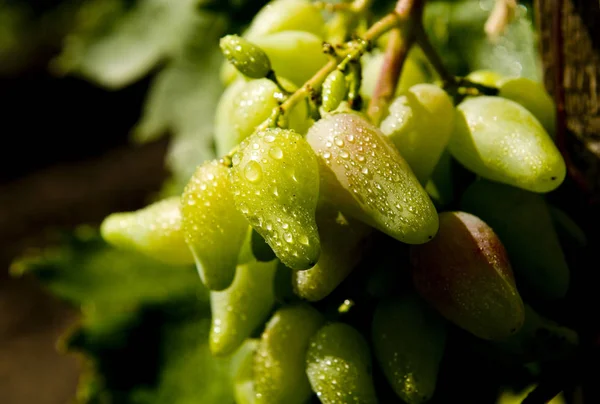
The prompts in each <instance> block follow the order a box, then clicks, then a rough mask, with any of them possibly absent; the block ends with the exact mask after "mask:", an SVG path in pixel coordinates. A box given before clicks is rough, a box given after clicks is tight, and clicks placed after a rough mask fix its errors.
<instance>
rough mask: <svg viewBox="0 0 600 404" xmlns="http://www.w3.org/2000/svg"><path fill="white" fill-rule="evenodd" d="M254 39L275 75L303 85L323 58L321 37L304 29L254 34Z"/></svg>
mask: <svg viewBox="0 0 600 404" xmlns="http://www.w3.org/2000/svg"><path fill="white" fill-rule="evenodd" d="M254 43H255V44H256V45H258V46H259V47H260V48H261V49H262V50H264V51H265V53H266V54H267V56H268V57H269V59H270V60H271V66H272V67H273V70H274V71H275V73H277V76H278V77H279V76H281V77H285V78H286V79H288V80H290V81H291V82H292V83H294V84H295V85H297V86H301V85H303V84H304V83H305V82H306V81H307V80H308V79H310V78H311V77H312V76H313V75H314V74H315V73H316V72H317V71H319V69H321V68H322V67H323V66H324V65H325V64H326V63H327V62H328V60H329V59H328V58H327V55H326V54H325V53H324V52H323V40H322V39H321V38H319V37H318V36H316V35H314V34H311V33H310V32H304V31H283V32H277V33H274V34H269V35H265V36H261V37H258V38H256V39H254Z"/></svg>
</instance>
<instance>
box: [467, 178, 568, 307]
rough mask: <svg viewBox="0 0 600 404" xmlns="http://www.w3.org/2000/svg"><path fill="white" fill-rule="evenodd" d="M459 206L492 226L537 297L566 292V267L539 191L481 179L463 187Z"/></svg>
mask: <svg viewBox="0 0 600 404" xmlns="http://www.w3.org/2000/svg"><path fill="white" fill-rule="evenodd" d="M460 206H461V208H462V209H464V210H465V211H467V212H470V213H472V214H474V215H477V216H478V217H480V218H481V219H482V220H485V222H486V223H487V224H488V225H490V226H492V228H493V229H494V232H495V233H496V234H497V235H498V237H500V240H502V244H503V245H504V246H505V247H506V250H507V252H508V255H509V257H510V261H511V264H512V267H513V269H514V271H515V274H516V276H517V280H519V281H520V282H523V284H524V285H526V286H527V287H528V288H529V289H530V290H531V291H533V292H534V294H536V295H537V297H539V298H543V299H558V298H561V297H564V296H565V294H566V293H567V290H568V288H569V268H568V266H567V263H566V261H565V257H564V255H563V251H562V248H561V246H560V243H559V240H558V237H557V234H556V231H555V229H554V227H553V223H552V217H551V216H550V212H549V210H548V206H547V205H546V202H545V201H544V198H543V196H542V195H539V194H535V193H533V192H528V191H525V190H522V189H518V188H515V187H511V186H508V185H504V184H499V183H496V182H492V181H485V180H480V181H476V182H474V183H473V184H472V185H471V186H470V187H469V188H468V189H467V190H466V191H465V193H464V194H463V197H462V200H461V204H460Z"/></svg>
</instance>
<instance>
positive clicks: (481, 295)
mask: <svg viewBox="0 0 600 404" xmlns="http://www.w3.org/2000/svg"><path fill="white" fill-rule="evenodd" d="M411 266H412V268H413V281H414V284H415V288H416V290H417V291H418V292H419V294H420V295H421V296H422V297H423V298H424V299H425V300H426V301H427V302H428V303H429V304H431V305H432V306H433V307H434V308H435V309H436V310H437V311H438V312H440V313H441V314H442V315H443V316H444V317H446V318H447V319H448V320H450V321H452V322H454V323H455V324H456V325H458V326H459V327H462V328H464V329H465V330H467V331H469V332H471V333H472V334H474V335H475V336H477V337H479V338H482V339H487V340H500V339H504V338H507V337H509V336H510V335H513V334H514V333H516V332H517V331H518V330H519V329H520V328H521V326H522V325H523V317H524V314H523V310H524V309H523V301H522V300H521V296H520V295H519V292H518V291H517V288H516V285H515V281H514V277H513V273H512V269H511V266H510V263H509V261H508V256H507V254H506V251H505V249H504V246H503V245H502V243H501V242H500V240H499V239H498V237H497V236H496V234H495V233H494V231H493V230H492V229H491V228H490V227H489V226H488V225H487V224H486V223H485V222H483V221H482V220H481V219H479V218H478V217H476V216H473V215H471V214H469V213H465V212H444V213H441V214H440V230H439V232H438V234H437V236H436V237H435V238H434V239H433V240H432V241H430V242H429V243H426V244H422V245H418V246H411Z"/></svg>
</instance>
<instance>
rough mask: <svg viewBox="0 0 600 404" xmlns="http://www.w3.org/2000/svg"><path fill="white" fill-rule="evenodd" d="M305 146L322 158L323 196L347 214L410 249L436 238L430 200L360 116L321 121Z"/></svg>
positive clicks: (395, 152)
mask: <svg viewBox="0 0 600 404" xmlns="http://www.w3.org/2000/svg"><path fill="white" fill-rule="evenodd" d="M306 140H307V141H308V142H309V143H310V145H311V146H312V148H313V150H314V151H315V152H316V153H317V155H318V156H319V163H320V167H321V190H322V194H323V196H324V197H325V198H326V199H329V200H330V201H331V202H332V203H333V204H334V205H335V206H337V207H339V209H340V210H341V211H342V212H344V213H347V214H348V215H350V216H354V217H356V218H358V219H359V220H362V221H364V222H365V223H367V224H369V225H371V226H373V227H375V228H377V229H379V230H381V231H382V232H384V233H386V234H388V235H390V236H391V237H394V238H396V239H397V240H399V241H402V242H405V243H409V244H420V243H425V242H427V241H428V240H430V239H432V238H433V236H434V235H435V233H436V232H437V228H438V217H437V212H436V210H435V208H434V206H433V203H432V202H431V199H430V198H429V196H428V195H427V192H425V190H424V189H423V187H422V186H421V184H420V183H419V181H418V180H417V178H416V177H415V176H414V174H413V173H412V171H411V169H410V167H409V166H408V164H407V163H406V161H404V159H403V158H402V157H401V156H400V154H399V153H398V150H396V148H395V147H394V146H393V145H392V144H391V142H390V141H389V140H388V139H387V138H386V137H385V135H383V133H381V131H380V130H379V129H377V128H376V127H375V126H374V125H373V124H371V123H370V122H369V121H367V120H366V119H365V118H363V117H362V116H360V115H358V114H355V113H340V114H334V115H331V116H328V117H325V118H322V119H321V120H319V121H317V122H316V123H315V124H314V125H313V126H312V127H311V128H310V130H309V132H308V134H307V135H306Z"/></svg>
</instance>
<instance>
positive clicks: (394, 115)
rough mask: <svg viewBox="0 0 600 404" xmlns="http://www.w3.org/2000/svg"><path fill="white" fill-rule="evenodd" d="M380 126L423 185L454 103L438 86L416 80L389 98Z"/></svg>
mask: <svg viewBox="0 0 600 404" xmlns="http://www.w3.org/2000/svg"><path fill="white" fill-rule="evenodd" d="M380 128H381V131H382V132H383V133H384V134H385V135H386V136H388V137H389V138H390V139H391V140H392V142H394V145H396V148H397V149H398V151H400V154H401V155H402V157H404V159H405V160H406V162H407V163H408V165H409V166H410V168H411V169H412V171H413V173H414V174H415V176H416V177H417V179H418V180H419V181H420V182H421V184H422V185H425V184H426V183H427V180H428V179H429V177H431V174H432V173H433V170H434V169H435V165H436V164H437V162H438V161H439V159H440V157H441V155H442V153H443V151H444V148H445V147H446V145H447V144H448V141H449V140H450V135H451V134H452V130H453V129H454V105H453V103H452V100H451V99H450V97H449V96H448V94H447V93H446V92H445V91H444V90H442V89H441V88H439V87H438V86H436V85H433V84H417V85H414V86H412V87H411V88H409V89H408V91H407V92H406V93H405V94H404V95H401V96H400V97H398V98H396V99H395V100H394V101H393V102H392V104H391V105H390V108H389V115H388V116H387V117H386V118H385V119H384V120H383V121H382V122H381V126H380Z"/></svg>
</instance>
